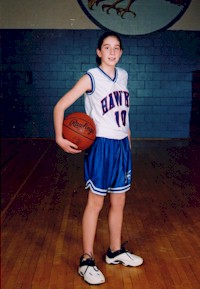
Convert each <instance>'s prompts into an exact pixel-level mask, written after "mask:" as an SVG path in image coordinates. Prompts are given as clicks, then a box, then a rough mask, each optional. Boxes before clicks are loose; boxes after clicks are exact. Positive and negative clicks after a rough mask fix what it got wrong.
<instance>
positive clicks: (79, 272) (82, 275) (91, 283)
mask: <svg viewBox="0 0 200 289" xmlns="http://www.w3.org/2000/svg"><path fill="white" fill-rule="evenodd" d="M78 274H79V275H80V276H81V277H82V278H83V280H84V281H85V282H86V283H88V284H90V285H100V284H103V283H105V280H102V281H101V282H97V283H96V282H95V283H93V282H89V281H87V280H86V279H85V276H84V274H83V273H82V272H81V270H79V269H78Z"/></svg>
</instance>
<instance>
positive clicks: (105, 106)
mask: <svg viewBox="0 0 200 289" xmlns="http://www.w3.org/2000/svg"><path fill="white" fill-rule="evenodd" d="M122 105H123V106H127V107H129V93H128V91H114V92H112V93H110V94H109V95H107V96H106V97H104V98H103V99H102V100H101V106H102V112H103V114H105V113H107V112H108V111H109V110H111V109H113V108H114V107H116V106H122Z"/></svg>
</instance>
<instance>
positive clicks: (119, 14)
mask: <svg viewBox="0 0 200 289" xmlns="http://www.w3.org/2000/svg"><path fill="white" fill-rule="evenodd" d="M77 1H78V3H79V5H80V6H81V8H82V9H83V11H84V12H85V14H86V15H87V16H88V17H89V18H90V19H91V21H93V22H94V23H95V24H96V25H97V26H99V27H100V28H102V29H108V30H112V31H115V32H117V33H120V34H123V35H145V34H149V33H153V32H155V31H159V30H163V29H167V28H169V27H170V26H172V25H173V24H174V23H175V22H176V21H177V20H179V19H180V18H181V17H182V15H183V14H184V13H185V11H186V10H187V8H188V6H189V4H190V2H191V0H77Z"/></svg>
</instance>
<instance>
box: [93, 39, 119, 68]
mask: <svg viewBox="0 0 200 289" xmlns="http://www.w3.org/2000/svg"><path fill="white" fill-rule="evenodd" d="M96 52H97V55H98V56H99V57H100V58H101V64H106V65H108V66H115V65H116V64H117V63H118V61H119V59H120V57H121V55H122V49H121V48H120V43H119V40H118V39H117V38H116V37H115V36H108V37H106V38H105V39H104V41H103V43H102V46H101V49H97V51H96Z"/></svg>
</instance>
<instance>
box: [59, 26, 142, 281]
mask: <svg viewBox="0 0 200 289" xmlns="http://www.w3.org/2000/svg"><path fill="white" fill-rule="evenodd" d="M96 54H97V56H96V61H97V64H98V67H95V68H93V69H90V70H89V71H88V72H87V73H86V74H85V75H83V76H82V77H81V78H80V80H79V81H78V82H77V83H76V84H75V86H74V87H73V88H72V89H71V90H70V91H68V92H67V93H66V94H65V95H64V96H63V97H62V98H61V99H60V100H59V101H58V103H57V104H56V106H55V108H54V127H55V137H56V142H57V144H58V145H59V146H60V147H61V148H62V149H63V150H64V151H66V152H67V153H73V154H74V153H80V152H81V151H80V150H78V147H77V146H76V145H75V144H74V143H72V142H70V141H68V140H67V139H64V138H63V136H62V124H63V117H64V112H65V110H66V109H67V108H68V107H69V106H70V105H72V104H73V103H74V102H75V101H76V100H77V99H78V98H79V97H81V96H82V95H83V94H85V110H86V113H87V114H88V115H90V116H91V117H92V118H93V120H94V122H95V124H96V132H97V138H96V140H95V142H94V144H93V145H92V146H91V147H90V148H89V149H88V150H87V152H86V154H85V160H84V169H85V181H86V188H87V189H89V193H88V201H87V205H86V208H85V211H84V214H83V220H82V231H83V233H82V234H83V255H82V257H81V258H80V265H79V268H78V273H79V274H80V275H81V276H82V277H83V279H84V280H85V281H86V282H88V283H89V284H101V283H104V282H105V277H104V275H103V273H102V272H101V271H100V270H99V269H98V268H97V266H96V264H95V261H94V257H93V256H94V253H93V247H94V240H95V234H96V227H97V221H98V216H99V213H100V211H101V209H102V206H103V202H104V197H105V196H106V195H107V193H110V209H109V215H108V225H109V238H110V244H109V245H110V246H109V249H108V251H107V254H106V258H105V261H106V263H108V264H119V263H122V264H123V265H125V266H133V267H135V266H139V265H141V264H142V263H143V259H142V258H141V257H139V256H136V255H134V254H132V253H130V252H129V251H128V250H126V249H125V247H124V245H121V230H122V222H123V210H124V205H125V192H126V191H128V190H129V189H130V185H131V174H132V163H131V162H132V159H131V148H130V143H131V139H130V129H129V116H128V114H129V92H128V89H127V80H128V75H127V72H126V71H125V70H123V69H121V68H118V67H116V64H117V63H118V61H119V60H120V57H121V55H122V43H121V39H120V37H119V36H118V35H117V34H116V33H114V32H105V33H104V34H103V35H102V36H101V37H100V39H99V42H98V47H97V49H96Z"/></svg>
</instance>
